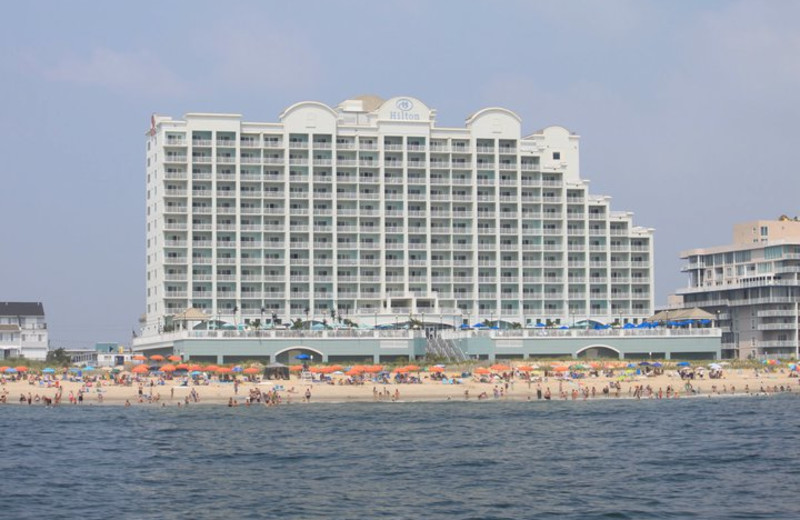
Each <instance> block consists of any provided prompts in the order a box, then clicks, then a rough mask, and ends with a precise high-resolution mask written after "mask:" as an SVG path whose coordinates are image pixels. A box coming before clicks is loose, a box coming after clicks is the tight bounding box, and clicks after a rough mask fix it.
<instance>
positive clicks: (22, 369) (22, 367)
mask: <svg viewBox="0 0 800 520" xmlns="http://www.w3.org/2000/svg"><path fill="white" fill-rule="evenodd" d="M14 370H16V371H17V372H27V371H28V367H26V366H19V367H14Z"/></svg>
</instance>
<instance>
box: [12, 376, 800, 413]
mask: <svg viewBox="0 0 800 520" xmlns="http://www.w3.org/2000/svg"><path fill="white" fill-rule="evenodd" d="M444 375H445V376H446V378H447V380H449V381H458V382H457V383H456V382H442V381H440V380H435V379H434V378H435V377H436V376H435V375H432V374H429V373H426V372H420V373H419V377H420V382H416V383H396V382H394V381H392V382H389V383H383V382H374V381H371V380H366V381H364V382H363V383H359V384H352V383H350V384H348V383H347V381H348V378H337V377H334V378H333V379H332V381H330V382H308V381H304V380H301V379H300V378H298V377H297V376H296V375H295V374H293V375H292V377H291V379H289V380H278V381H261V380H260V378H255V379H254V380H249V379H247V378H242V377H240V378H239V379H238V383H236V384H234V383H233V382H231V381H220V380H219V379H217V378H216V377H211V378H209V379H208V380H204V381H202V382H201V383H200V384H193V383H192V381H191V380H189V381H188V385H187V384H186V380H185V379H184V378H178V377H176V378H175V379H162V378H158V377H139V378H136V379H134V380H133V381H132V382H131V383H130V384H125V385H119V384H115V383H114V381H113V380H110V379H104V378H101V377H98V378H96V380H92V379H95V378H87V379H89V380H88V381H86V380H84V381H82V382H81V381H78V380H62V379H60V378H57V379H50V380H44V379H41V378H39V377H36V376H28V378H27V379H25V378H23V379H21V380H17V381H9V380H3V382H2V386H0V394H2V395H4V396H5V401H6V405H25V406H28V405H29V402H28V401H30V405H31V406H35V405H39V406H41V405H46V404H47V401H48V400H52V401H51V402H52V403H53V404H56V403H55V398H56V395H57V393H58V392H59V391H60V392H61V399H60V402H59V403H58V405H59V406H70V405H73V406H87V405H91V406H97V405H123V406H124V405H127V404H129V405H130V406H180V405H182V406H186V405H187V403H188V404H189V405H192V406H194V405H209V404H211V405H229V404H233V405H247V401H248V398H249V397H251V396H252V397H253V398H254V400H253V402H252V404H263V402H258V401H256V400H255V396H259V397H262V396H264V394H270V395H271V396H273V398H274V397H275V396H277V397H278V398H279V400H278V402H279V404H280V405H286V404H290V405H294V404H301V403H303V404H304V403H306V402H312V403H319V402H328V403H334V402H373V401H403V402H413V401H446V400H517V401H521V400H538V399H540V398H541V399H545V397H546V396H547V395H548V390H549V394H550V397H551V399H552V400H592V399H659V398H661V399H667V398H673V399H674V398H688V397H718V396H731V395H759V394H760V395H764V394H766V395H771V394H774V393H781V392H800V379H798V378H797V372H792V371H789V370H788V369H784V368H781V369H775V370H771V371H767V370H760V369H759V370H755V369H752V368H748V369H732V370H727V371H724V372H723V374H722V377H721V378H719V379H708V378H707V376H706V377H703V378H697V377H696V378H695V379H693V380H686V381H685V380H681V378H680V376H679V375H678V372H677V371H675V370H666V371H665V372H664V373H663V374H660V375H655V376H645V375H633V376H630V375H629V376H622V375H620V374H616V375H614V376H613V377H605V376H603V375H599V376H596V377H595V376H589V377H581V378H578V379H572V378H566V377H563V376H556V377H554V376H553V374H552V373H551V374H550V375H549V377H543V376H541V375H539V376H537V375H536V374H534V376H533V377H532V378H531V379H532V380H531V381H529V380H527V379H526V378H525V377H526V374H523V373H519V372H515V373H507V376H508V377H506V378H501V377H491V378H488V380H487V381H486V382H481V381H479V380H478V379H477V378H476V377H475V376H471V377H460V376H461V373H447V372H446V373H445V374H444ZM484 379H485V380H486V379H487V378H484ZM687 383H688V384H687ZM56 384H57V386H56ZM689 385H690V386H689ZM539 391H541V397H540V396H539ZM307 394H308V395H310V397H309V399H306V395H307ZM23 397H24V399H23ZM81 398H82V399H81Z"/></svg>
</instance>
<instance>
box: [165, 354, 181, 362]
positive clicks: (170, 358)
mask: <svg viewBox="0 0 800 520" xmlns="http://www.w3.org/2000/svg"><path fill="white" fill-rule="evenodd" d="M167 359H169V360H170V361H180V360H181V357H180V356H176V355H175V354H173V355H171V356H170V357H168V358H167Z"/></svg>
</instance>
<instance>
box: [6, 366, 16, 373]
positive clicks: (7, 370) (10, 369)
mask: <svg viewBox="0 0 800 520" xmlns="http://www.w3.org/2000/svg"><path fill="white" fill-rule="evenodd" d="M16 373H17V369H16V368H11V367H8V368H7V369H6V374H16Z"/></svg>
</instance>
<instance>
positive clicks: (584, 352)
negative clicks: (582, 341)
mask: <svg viewBox="0 0 800 520" xmlns="http://www.w3.org/2000/svg"><path fill="white" fill-rule="evenodd" d="M577 356H578V358H579V359H619V357H620V356H619V350H617V349H615V348H613V347H609V346H608V345H592V346H589V347H585V348H583V349H581V350H579V351H578V352H577Z"/></svg>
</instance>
